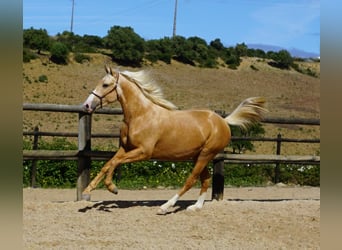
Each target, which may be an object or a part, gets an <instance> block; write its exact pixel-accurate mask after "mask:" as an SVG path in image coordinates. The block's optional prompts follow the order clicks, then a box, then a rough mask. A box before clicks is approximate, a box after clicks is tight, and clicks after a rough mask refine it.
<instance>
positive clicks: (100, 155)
mask: <svg viewBox="0 0 342 250" xmlns="http://www.w3.org/2000/svg"><path fill="white" fill-rule="evenodd" d="M114 154H115V152H112V151H83V152H79V151H78V150H23V159H24V160H33V159H41V160H77V159H78V157H79V155H85V156H90V157H91V158H92V159H93V160H109V159H110V158H111V157H113V156H114ZM215 159H224V161H227V162H228V163H229V162H239V161H242V162H246V163H247V162H252V163H253V162H254V163H260V162H269V163H272V162H273V163H274V162H277V161H278V162H317V163H319V162H320V156H316V155H247V154H227V153H220V154H218V155H217V156H216V157H215ZM151 160H154V159H151Z"/></svg>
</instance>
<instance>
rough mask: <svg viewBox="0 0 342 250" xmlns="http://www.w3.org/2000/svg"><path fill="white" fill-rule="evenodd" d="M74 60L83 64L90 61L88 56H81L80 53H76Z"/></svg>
mask: <svg viewBox="0 0 342 250" xmlns="http://www.w3.org/2000/svg"><path fill="white" fill-rule="evenodd" d="M74 59H75V61H76V62H78V63H84V62H85V61H88V62H89V61H90V56H88V55H85V54H82V53H76V54H75V55H74Z"/></svg>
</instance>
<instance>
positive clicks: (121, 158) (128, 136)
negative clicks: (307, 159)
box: [82, 66, 266, 214]
mask: <svg viewBox="0 0 342 250" xmlns="http://www.w3.org/2000/svg"><path fill="white" fill-rule="evenodd" d="M105 69H106V73H107V74H106V75H105V76H104V77H103V78H102V80H101V81H100V82H99V83H98V85H97V86H96V88H95V90H94V91H92V92H91V94H90V95H89V97H88V99H87V100H86V101H85V103H84V108H85V109H86V110H87V112H89V113H91V112H93V111H94V110H95V109H96V108H97V107H98V106H101V107H102V105H105V104H108V103H112V102H114V101H116V100H118V101H119V102H120V104H121V107H122V110H123V114H124V119H123V126H122V129H121V135H120V139H121V146H120V148H119V149H118V151H117V153H116V154H115V156H114V157H113V158H112V159H110V160H109V161H108V162H107V163H106V164H105V165H104V166H103V168H102V169H101V171H100V172H99V173H98V175H97V176H96V177H95V178H94V179H93V180H92V181H91V182H90V184H89V185H88V186H87V188H86V189H85V190H84V191H83V193H82V195H83V198H84V199H89V198H90V192H91V191H92V190H93V189H95V188H96V186H97V185H98V184H99V182H100V181H101V180H102V179H103V178H104V176H105V175H106V178H105V180H104V183H105V185H106V186H107V189H108V190H109V191H110V192H112V193H115V194H117V192H118V189H117V187H116V186H115V185H114V184H113V182H112V178H113V173H114V170H115V168H116V167H118V166H119V165H120V164H123V163H129V162H135V161H141V160H148V159H151V158H153V159H159V160H185V159H192V160H193V161H194V163H195V166H194V169H193V170H192V173H191V174H190V176H189V177H188V178H187V180H186V182H185V184H184V186H183V188H182V189H180V190H179V192H178V193H177V194H176V195H175V196H173V197H172V198H171V199H170V200H168V201H167V202H166V203H164V204H163V205H162V206H161V207H160V209H159V210H158V214H166V213H167V212H168V209H169V208H170V207H172V206H174V205H175V203H176V202H177V200H178V199H179V198H180V197H181V196H182V195H183V194H184V193H185V192H186V191H188V190H189V189H190V188H191V187H192V186H193V185H194V183H195V182H196V181H197V179H198V178H199V179H200V180H201V191H200V196H199V198H198V200H197V202H196V203H195V204H194V205H191V206H189V207H188V208H187V209H189V210H197V209H201V208H202V206H203V204H204V200H205V196H206V192H207V189H208V187H209V184H210V173H209V171H208V168H207V164H208V163H209V162H210V161H211V160H212V159H213V158H214V157H215V155H216V154H217V153H219V152H220V151H221V150H223V148H224V147H225V146H227V145H228V143H229V141H230V137H231V133H230V128H229V125H237V126H240V127H242V128H247V127H248V126H249V125H251V124H253V123H255V122H258V121H259V120H260V119H261V118H262V115H263V113H264V112H266V109H265V108H264V107H263V105H264V102H265V100H264V99H263V98H261V97H254V98H248V99H246V100H245V101H243V102H242V103H241V104H240V105H239V106H238V107H237V108H236V109H235V110H234V111H233V112H232V113H231V114H230V115H229V116H227V117H226V118H222V117H220V116H219V115H217V114H216V113H214V112H212V111H207V110H177V108H176V107H175V106H174V105H173V104H172V103H170V102H168V101H167V100H165V99H163V97H162V94H161V91H160V88H158V87H157V86H156V85H155V84H153V82H151V81H150V80H149V79H148V78H147V74H146V73H145V72H144V71H139V72H129V71H123V72H115V71H113V70H112V69H111V68H109V67H108V66H106V67H105Z"/></svg>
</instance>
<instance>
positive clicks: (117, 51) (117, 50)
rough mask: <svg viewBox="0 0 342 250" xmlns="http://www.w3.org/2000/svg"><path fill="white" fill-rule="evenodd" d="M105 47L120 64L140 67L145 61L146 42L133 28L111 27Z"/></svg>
mask: <svg viewBox="0 0 342 250" xmlns="http://www.w3.org/2000/svg"><path fill="white" fill-rule="evenodd" d="M105 45H106V47H107V48H109V49H111V50H112V57H113V59H114V60H115V61H117V62H119V63H120V64H123V65H132V66H139V65H140V64H141V62H142V60H143V57H144V52H145V41H144V39H142V38H141V37H140V36H139V35H138V34H136V33H135V32H134V30H133V29H132V28H131V27H120V26H113V27H111V28H110V30H109V31H108V35H107V36H106V37H105Z"/></svg>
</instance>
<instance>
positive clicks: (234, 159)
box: [23, 103, 320, 200]
mask: <svg viewBox="0 0 342 250" xmlns="http://www.w3.org/2000/svg"><path fill="white" fill-rule="evenodd" d="M23 110H24V111H39V112H41V111H47V112H65V113H68V112H69V113H70V112H71V113H78V115H79V121H78V124H79V126H78V127H79V131H78V133H70V132H42V131H39V130H38V128H35V130H34V131H24V132H23V135H24V136H34V146H33V150H23V159H24V160H32V161H33V163H34V162H35V161H36V160H40V159H49V160H77V161H78V178H77V184H76V185H77V200H81V197H82V195H81V192H82V191H83V190H84V188H85V187H86V186H87V185H88V183H89V181H90V180H89V178H90V174H89V170H90V163H91V161H92V160H108V159H109V158H111V157H112V156H113V155H114V154H115V152H109V151H92V150H91V138H118V137H119V136H120V133H119V131H118V132H115V133H111V134H104V133H94V134H91V121H92V115H91V114H88V113H86V112H84V110H83V108H82V106H80V105H61V104H44V103H42V104H35V103H24V104H23ZM216 112H217V113H218V114H220V115H221V116H223V117H225V116H227V115H228V114H229V113H225V112H224V111H216ZM95 113H96V114H106V115H107V114H108V115H109V114H112V115H122V114H123V113H122V110H121V109H117V108H116V109H113V108H103V109H99V110H96V111H95ZM262 123H270V124H296V125H311V126H319V125H320V120H319V119H300V118H274V117H273V118H272V117H266V118H265V119H263V120H262ZM40 136H61V137H77V138H78V150H68V151H65V150H39V149H38V138H39V137H40ZM232 140H248V141H262V142H266V141H268V142H276V143H277V150H276V151H277V152H276V154H274V155H246V154H229V153H227V152H222V153H220V154H218V155H217V156H216V157H215V159H214V160H213V162H214V171H213V172H214V173H213V184H212V185H213V193H212V198H213V199H222V198H223V188H224V182H223V181H224V180H223V167H224V162H226V161H229V162H230V163H274V164H276V167H275V182H277V181H278V179H279V164H280V163H288V164H293V163H297V164H320V157H319V156H311V155H304V156H302V155H300V156H299V155H281V154H280V153H281V143H282V142H294V143H320V139H298V138H282V136H281V135H280V134H279V135H278V137H277V138H264V137H259V138H255V137H235V136H233V137H232ZM32 171H35V164H32ZM32 182H35V177H34V176H32Z"/></svg>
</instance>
